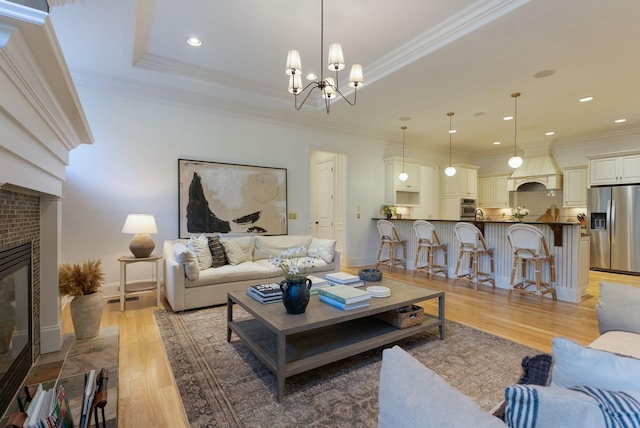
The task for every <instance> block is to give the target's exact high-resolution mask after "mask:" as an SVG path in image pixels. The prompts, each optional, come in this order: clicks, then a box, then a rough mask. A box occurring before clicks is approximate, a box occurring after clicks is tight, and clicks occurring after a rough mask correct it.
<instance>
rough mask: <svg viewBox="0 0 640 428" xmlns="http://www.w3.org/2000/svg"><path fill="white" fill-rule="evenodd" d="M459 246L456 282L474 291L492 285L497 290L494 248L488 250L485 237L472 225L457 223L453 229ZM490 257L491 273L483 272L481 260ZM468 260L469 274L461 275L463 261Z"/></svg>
mask: <svg viewBox="0 0 640 428" xmlns="http://www.w3.org/2000/svg"><path fill="white" fill-rule="evenodd" d="M453 231H454V233H455V235H456V238H457V239H458V244H459V245H460V251H459V252H458V262H457V263H456V277H457V278H456V280H455V281H454V282H453V283H454V284H455V283H456V282H458V281H465V282H467V283H468V284H470V285H471V286H473V289H474V290H477V289H478V284H479V283H480V284H485V283H486V284H491V286H492V287H493V288H496V282H495V279H494V273H495V267H494V263H493V248H488V247H487V243H486V242H485V240H484V236H482V233H481V232H480V229H478V228H477V227H476V226H474V225H473V224H471V223H464V222H460V223H456V225H455V227H454V229H453ZM487 256H488V257H489V266H490V272H482V271H480V270H479V269H480V268H479V266H478V265H479V264H480V261H481V260H480V258H481V257H487ZM465 258H466V259H468V261H469V264H468V267H467V273H464V274H462V275H461V274H460V265H461V264H462V261H463V259H465Z"/></svg>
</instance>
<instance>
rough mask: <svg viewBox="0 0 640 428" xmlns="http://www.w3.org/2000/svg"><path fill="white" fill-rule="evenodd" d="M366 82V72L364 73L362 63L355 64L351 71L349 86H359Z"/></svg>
mask: <svg viewBox="0 0 640 428" xmlns="http://www.w3.org/2000/svg"><path fill="white" fill-rule="evenodd" d="M363 82H364V74H363V73H362V64H353V65H352V66H351V73H350V74H349V86H351V87H352V88H357V87H358V86H361V85H362V83H363Z"/></svg>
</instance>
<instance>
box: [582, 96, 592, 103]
mask: <svg viewBox="0 0 640 428" xmlns="http://www.w3.org/2000/svg"><path fill="white" fill-rule="evenodd" d="M579 101H580V102H581V103H588V102H589V101H593V97H584V98H580V100H579Z"/></svg>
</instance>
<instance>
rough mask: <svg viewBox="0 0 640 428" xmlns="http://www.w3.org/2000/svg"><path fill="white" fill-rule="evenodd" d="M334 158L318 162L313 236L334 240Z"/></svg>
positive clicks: (316, 164) (316, 165)
mask: <svg viewBox="0 0 640 428" xmlns="http://www.w3.org/2000/svg"><path fill="white" fill-rule="evenodd" d="M335 163H336V159H335V156H332V157H330V158H325V159H322V160H318V161H317V162H316V163H315V170H316V180H315V182H316V189H315V190H316V191H315V194H316V203H315V234H314V235H315V236H316V237H317V238H321V239H335V236H336V232H335V212H336V200H335V193H336V192H335Z"/></svg>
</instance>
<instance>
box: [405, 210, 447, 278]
mask: <svg viewBox="0 0 640 428" xmlns="http://www.w3.org/2000/svg"><path fill="white" fill-rule="evenodd" d="M413 230H414V231H415V232H416V237H417V238H418V247H417V248H416V260H415V262H414V264H413V265H414V271H413V277H414V278H415V277H416V272H418V271H422V272H424V273H426V274H427V277H428V278H429V279H431V278H432V276H433V275H435V274H437V273H444V277H445V278H448V277H449V273H448V272H447V266H448V265H449V250H448V245H447V244H446V243H442V242H440V238H439V237H438V234H437V233H436V228H435V227H433V224H431V223H429V222H428V221H426V220H416V221H414V222H413ZM438 250H442V252H443V255H444V265H438V264H435V263H434V259H435V255H436V251H438ZM425 251H426V255H425V259H426V264H424V265H422V266H420V265H418V260H419V259H420V255H421V253H424V252H425Z"/></svg>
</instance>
